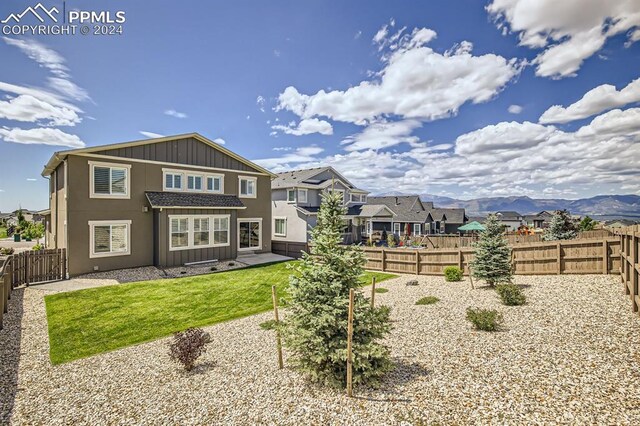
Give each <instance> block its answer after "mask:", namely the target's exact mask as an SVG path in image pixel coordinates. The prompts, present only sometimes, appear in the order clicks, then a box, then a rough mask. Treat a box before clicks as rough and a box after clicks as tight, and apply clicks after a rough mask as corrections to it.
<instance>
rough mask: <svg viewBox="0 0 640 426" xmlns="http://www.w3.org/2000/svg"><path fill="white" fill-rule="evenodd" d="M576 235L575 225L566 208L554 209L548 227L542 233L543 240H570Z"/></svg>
mask: <svg viewBox="0 0 640 426" xmlns="http://www.w3.org/2000/svg"><path fill="white" fill-rule="evenodd" d="M577 235H578V232H577V230H576V226H575V224H574V223H573V220H572V219H571V216H570V215H569V212H568V211H566V210H556V211H555V212H554V213H553V217H552V218H551V223H550V224H549V229H547V232H546V233H545V235H544V240H545V241H553V240H571V239H573V238H575V237H576V236H577Z"/></svg>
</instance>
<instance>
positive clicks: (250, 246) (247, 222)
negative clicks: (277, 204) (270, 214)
mask: <svg viewBox="0 0 640 426" xmlns="http://www.w3.org/2000/svg"><path fill="white" fill-rule="evenodd" d="M261 248H262V219H238V250H260V249H261Z"/></svg>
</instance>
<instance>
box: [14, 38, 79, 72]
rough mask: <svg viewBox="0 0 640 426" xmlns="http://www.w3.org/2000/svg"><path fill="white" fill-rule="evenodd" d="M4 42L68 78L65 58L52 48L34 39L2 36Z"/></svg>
mask: <svg viewBox="0 0 640 426" xmlns="http://www.w3.org/2000/svg"><path fill="white" fill-rule="evenodd" d="M3 39H4V41H5V43H7V44H8V45H10V46H15V47H17V48H18V49H20V50H21V51H22V52H23V53H24V54H25V55H27V56H28V57H29V58H31V59H33V60H34V61H36V62H37V63H38V64H40V66H42V67H44V68H47V69H48V70H49V71H51V72H52V73H53V74H55V75H57V76H58V77H63V78H68V77H69V74H68V73H67V72H68V71H69V69H68V68H67V67H66V65H65V64H64V63H65V59H64V58H63V57H62V55H60V54H59V53H58V52H56V51H55V50H53V49H49V48H48V47H46V46H44V45H43V44H41V43H39V42H38V41H36V40H33V39H30V40H22V39H13V38H9V37H3Z"/></svg>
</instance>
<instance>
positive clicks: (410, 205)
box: [367, 195, 428, 223]
mask: <svg viewBox="0 0 640 426" xmlns="http://www.w3.org/2000/svg"><path fill="white" fill-rule="evenodd" d="M367 202H368V203H369V204H382V205H384V206H386V207H387V208H388V209H389V210H391V211H392V212H393V213H394V214H395V217H394V218H393V219H394V220H395V221H398V222H419V223H423V222H426V217H427V214H428V212H426V211H425V210H424V208H423V206H422V202H421V201H420V197H419V196H417V195H398V196H385V197H368V198H367Z"/></svg>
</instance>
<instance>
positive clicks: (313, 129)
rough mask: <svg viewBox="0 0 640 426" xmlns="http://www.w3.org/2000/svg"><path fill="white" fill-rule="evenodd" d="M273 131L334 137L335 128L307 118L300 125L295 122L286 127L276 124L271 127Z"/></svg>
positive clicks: (324, 122)
mask: <svg viewBox="0 0 640 426" xmlns="http://www.w3.org/2000/svg"><path fill="white" fill-rule="evenodd" d="M271 128H272V129H273V130H279V131H281V132H284V133H286V134H288V135H295V136H301V135H310V134H312V133H320V134H321V135H332V134H333V127H332V126H331V124H330V123H329V122H327V121H324V120H318V119H317V118H307V119H305V120H301V121H300V123H298V125H296V123H295V122H291V123H289V124H288V125H286V126H284V125H282V124H276V125H274V126H271Z"/></svg>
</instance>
